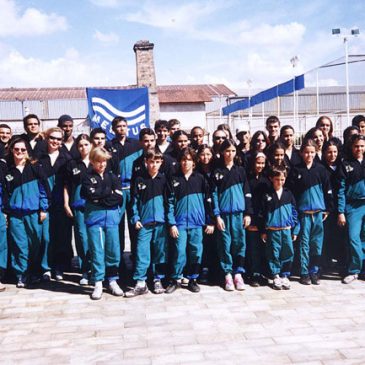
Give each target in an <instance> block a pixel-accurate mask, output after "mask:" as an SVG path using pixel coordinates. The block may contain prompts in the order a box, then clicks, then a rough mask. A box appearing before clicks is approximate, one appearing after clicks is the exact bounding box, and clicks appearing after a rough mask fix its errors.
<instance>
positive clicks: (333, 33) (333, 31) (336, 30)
mask: <svg viewBox="0 0 365 365" xmlns="http://www.w3.org/2000/svg"><path fill="white" fill-rule="evenodd" d="M337 34H341V29H340V28H334V29H332V35H337Z"/></svg>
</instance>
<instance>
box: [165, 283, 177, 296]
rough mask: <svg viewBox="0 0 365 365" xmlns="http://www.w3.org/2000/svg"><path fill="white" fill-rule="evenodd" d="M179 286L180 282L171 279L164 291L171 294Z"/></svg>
mask: <svg viewBox="0 0 365 365" xmlns="http://www.w3.org/2000/svg"><path fill="white" fill-rule="evenodd" d="M179 288H181V284H180V283H178V282H177V281H176V280H171V281H170V282H169V285H168V286H167V288H166V290H165V293H166V294H172V293H173V292H174V291H175V290H176V289H179Z"/></svg>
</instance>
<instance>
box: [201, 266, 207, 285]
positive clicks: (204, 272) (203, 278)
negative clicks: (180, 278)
mask: <svg viewBox="0 0 365 365" xmlns="http://www.w3.org/2000/svg"><path fill="white" fill-rule="evenodd" d="M199 283H200V284H203V285H207V284H209V269H208V268H207V267H204V268H203V270H202V271H201V273H200V275H199Z"/></svg>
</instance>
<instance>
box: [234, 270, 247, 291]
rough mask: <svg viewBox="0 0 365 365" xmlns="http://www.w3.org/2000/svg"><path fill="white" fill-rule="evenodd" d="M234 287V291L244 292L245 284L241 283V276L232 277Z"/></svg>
mask: <svg viewBox="0 0 365 365" xmlns="http://www.w3.org/2000/svg"><path fill="white" fill-rule="evenodd" d="M234 286H235V288H236V290H239V291H242V290H245V283H244V282H243V278H242V275H241V274H236V275H235V276H234Z"/></svg>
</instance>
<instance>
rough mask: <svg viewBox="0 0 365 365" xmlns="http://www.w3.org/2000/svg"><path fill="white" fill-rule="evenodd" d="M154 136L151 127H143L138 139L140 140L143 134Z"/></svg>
mask: <svg viewBox="0 0 365 365" xmlns="http://www.w3.org/2000/svg"><path fill="white" fill-rule="evenodd" d="M146 135H147V136H156V135H155V132H154V130H153V129H152V128H143V129H141V130H140V132H139V140H140V141H142V139H143V137H144V136H146Z"/></svg>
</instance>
